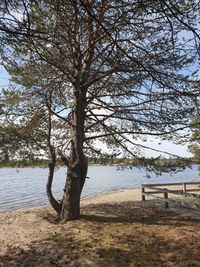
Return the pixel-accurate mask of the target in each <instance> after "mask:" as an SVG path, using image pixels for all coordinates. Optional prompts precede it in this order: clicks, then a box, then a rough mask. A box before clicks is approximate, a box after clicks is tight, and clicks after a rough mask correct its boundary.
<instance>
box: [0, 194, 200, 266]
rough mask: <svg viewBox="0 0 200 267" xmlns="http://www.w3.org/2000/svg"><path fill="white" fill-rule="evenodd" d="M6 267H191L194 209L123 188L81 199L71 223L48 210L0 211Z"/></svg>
mask: <svg viewBox="0 0 200 267" xmlns="http://www.w3.org/2000/svg"><path fill="white" fill-rule="evenodd" d="M120 196H121V197H120ZM10 266H20V267H23V266H24V267H31V266H35V267H36V266H37V267H51V266H77V267H79V266H85V267H86V266H94V267H95V266H104V267H107V266H108V267H112V266H117V267H121V266H122V267H123V266H132V267H134V266H137V267H139V266H140V267H145V266H147V267H151V266H152V267H156V266H159V267H161V266H170V267H171V266H174V267H175V266H176V267H178V266H181V267H186V266H187V267H189V266H190V267H197V266H200V210H197V209H196V210H194V209H190V208H183V207H180V206H178V205H177V204H174V205H173V204H172V205H171V206H170V208H169V209H165V208H163V205H162V203H161V201H160V200H147V201H145V202H142V201H140V191H139V190H124V191H118V192H111V193H109V194H105V195H101V196H96V197H93V198H90V199H86V200H83V201H82V217H81V220H79V221H74V222H66V223H57V222H56V221H55V214H54V212H53V211H52V210H51V209H50V208H49V207H45V208H37V209H29V210H21V211H13V212H5V213H0V267H10Z"/></svg>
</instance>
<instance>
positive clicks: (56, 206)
mask: <svg viewBox="0 0 200 267" xmlns="http://www.w3.org/2000/svg"><path fill="white" fill-rule="evenodd" d="M49 150H50V154H51V162H50V163H49V175H48V179H47V184H46V192H47V197H48V199H49V202H50V204H51V206H52V207H53V209H54V210H55V211H56V212H57V214H58V215H59V214H60V212H61V203H59V202H58V201H57V200H56V199H55V198H54V196H53V194H52V190H51V188H52V182H53V176H54V170H55V164H56V154H55V148H54V147H52V146H49Z"/></svg>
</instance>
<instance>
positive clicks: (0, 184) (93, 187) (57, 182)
mask: <svg viewBox="0 0 200 267" xmlns="http://www.w3.org/2000/svg"><path fill="white" fill-rule="evenodd" d="M47 176H48V170H47V169H41V168H23V169H11V168H2V169H0V211H7V210H14V209H20V208H29V207H37V206H42V205H45V204H47V203H48V200H47V197H46V193H45V184H46V179H47ZM88 176H89V177H90V179H87V180H86V184H85V187H84V189H83V193H82V197H86V196H91V195H95V194H100V193H102V192H107V191H112V190H119V189H124V188H138V187H140V186H141V184H142V183H168V182H170V183H173V182H184V181H188V182H189V181H200V177H199V175H198V170H197V166H194V167H193V169H186V170H185V171H183V172H180V173H176V174H173V176H170V175H169V174H163V175H162V176H159V177H156V176H155V175H153V174H152V177H151V178H150V179H149V178H146V173H145V171H143V170H139V169H137V168H134V169H132V170H130V169H127V170H125V171H117V170H116V167H114V166H90V167H89V171H88ZM65 177H66V169H64V168H60V169H57V170H56V173H55V178H54V184H53V193H54V195H55V197H56V198H58V199H61V196H62V189H63V186H64V182H65Z"/></svg>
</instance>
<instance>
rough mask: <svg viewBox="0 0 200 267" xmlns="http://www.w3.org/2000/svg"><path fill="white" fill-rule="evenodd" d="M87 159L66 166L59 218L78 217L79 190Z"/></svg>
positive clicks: (69, 218)
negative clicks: (80, 162) (66, 171)
mask: <svg viewBox="0 0 200 267" xmlns="http://www.w3.org/2000/svg"><path fill="white" fill-rule="evenodd" d="M87 167H88V166H87V161H86V160H85V162H83V163H82V164H81V165H80V164H75V166H72V165H71V166H69V167H68V174H67V179H66V183H65V187H64V195H63V199H62V210H61V220H64V221H71V220H77V219H79V218H80V199H81V192H82V189H83V186H84V183H85V179H86V175H87Z"/></svg>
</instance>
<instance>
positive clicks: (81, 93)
mask: <svg viewBox="0 0 200 267" xmlns="http://www.w3.org/2000/svg"><path fill="white" fill-rule="evenodd" d="M74 99H75V101H74V110H73V126H72V129H71V130H72V132H71V134H72V141H71V153H70V159H69V164H68V174H67V179H66V183H65V187H64V194H63V199H62V210H61V215H60V216H61V220H67V221H70V220H77V219H79V218H80V198H81V192H82V189H83V186H84V183H85V178H86V175H87V168H88V163H87V160H86V158H85V155H84V149H83V144H84V122H85V107H86V90H84V89H83V88H82V89H81V88H79V90H76V91H75V95H74Z"/></svg>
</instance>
